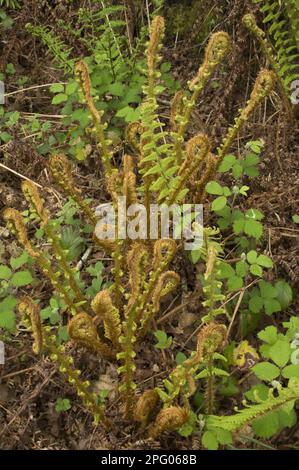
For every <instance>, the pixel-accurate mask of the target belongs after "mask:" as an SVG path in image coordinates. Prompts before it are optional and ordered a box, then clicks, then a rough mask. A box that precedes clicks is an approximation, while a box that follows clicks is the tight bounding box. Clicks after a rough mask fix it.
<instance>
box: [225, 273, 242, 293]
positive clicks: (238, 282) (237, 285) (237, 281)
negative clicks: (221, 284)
mask: <svg viewBox="0 0 299 470" xmlns="http://www.w3.org/2000/svg"><path fill="white" fill-rule="evenodd" d="M227 287H228V289H229V291H230V292H232V291H234V290H238V289H242V287H243V279H242V278H241V277H238V276H232V277H230V278H229V280H228V281H227Z"/></svg>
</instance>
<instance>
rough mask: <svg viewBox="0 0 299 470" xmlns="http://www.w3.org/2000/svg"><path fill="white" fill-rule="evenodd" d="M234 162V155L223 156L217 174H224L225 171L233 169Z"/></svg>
mask: <svg viewBox="0 0 299 470" xmlns="http://www.w3.org/2000/svg"><path fill="white" fill-rule="evenodd" d="M235 162H236V157H235V156H234V155H225V157H224V159H223V160H222V162H221V164H220V166H219V169H218V171H219V173H225V172H226V171H229V170H230V169H231V168H232V167H233V165H234V163H235Z"/></svg>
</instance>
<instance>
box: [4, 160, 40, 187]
mask: <svg viewBox="0 0 299 470" xmlns="http://www.w3.org/2000/svg"><path fill="white" fill-rule="evenodd" d="M0 167H2V168H4V169H5V170H7V171H10V172H11V173H13V174H14V175H16V176H19V178H22V179H23V180H26V181H31V183H33V184H35V186H37V187H38V188H42V186H41V185H40V184H39V183H36V182H35V181H33V180H31V179H30V178H27V176H24V175H21V173H18V172H17V171H15V170H12V169H11V168H9V167H8V166H6V165H3V163H0Z"/></svg>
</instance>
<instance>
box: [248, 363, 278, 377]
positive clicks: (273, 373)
mask: <svg viewBox="0 0 299 470" xmlns="http://www.w3.org/2000/svg"><path fill="white" fill-rule="evenodd" d="M252 370H253V372H254V373H255V375H256V376H257V378H258V379H260V380H265V381H267V382H272V380H274V379H276V378H277V377H278V376H279V374H280V369H279V368H278V367H277V366H275V365H274V364H270V362H259V363H258V364H255V365H254V366H253V367H252Z"/></svg>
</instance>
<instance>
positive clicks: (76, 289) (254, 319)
mask: <svg viewBox="0 0 299 470" xmlns="http://www.w3.org/2000/svg"><path fill="white" fill-rule="evenodd" d="M96 3H97V2H92V5H93V7H94V8H88V7H86V6H85V5H83V7H82V10H81V11H80V12H78V17H76V21H77V23H76V24H77V25H81V26H80V27H81V29H80V28H79V27H78V29H77V30H75V31H71V24H72V23H71V20H70V23H69V24H68V23H66V22H65V21H64V22H63V24H62V23H61V25H60V26H61V28H62V30H63V31H64V32H65V34H66V35H67V37H71V38H72V41H73V43H74V44H75V43H76V44H78V43H80V44H81V45H82V47H83V46H84V47H87V49H88V53H87V54H84V58H81V59H79V58H78V57H76V56H73V54H72V50H71V48H70V49H67V46H66V45H65V42H64V41H62V39H61V38H58V37H56V36H55V33H53V32H51V30H50V29H48V28H46V27H45V26H44V25H33V24H32V23H30V24H27V26H26V30H27V33H28V34H30V35H32V36H33V37H38V38H39V40H40V41H41V43H43V44H44V45H46V46H47V48H48V49H49V51H50V53H51V54H52V59H51V60H53V61H54V63H56V64H57V69H58V70H59V73H62V74H63V77H64V78H63V80H60V79H59V80H57V81H56V82H54V81H53V83H52V85H51V86H50V87H49V91H50V92H51V93H52V94H53V95H54V98H53V99H52V98H51V101H52V103H51V105H53V106H58V107H60V108H59V113H61V114H55V116H60V117H59V119H61V120H62V122H63V126H58V127H57V128H56V129H55V132H54V133H53V135H51V133H52V131H51V129H52V128H51V126H50V127H49V122H48V121H45V122H44V123H43V124H42V123H41V116H40V115H39V116H38V115H34V116H33V120H32V122H31V124H30V126H33V124H34V125H35V126H36V127H35V128H34V129H33V128H30V129H29V131H30V132H31V131H37V135H36V136H35V137H34V142H33V143H34V144H35V145H36V148H38V149H39V150H38V153H39V155H40V157H39V158H42V159H44V160H45V163H44V167H45V168H46V169H45V178H46V179H45V180H41V184H39V183H37V182H36V181H34V180H35V178H31V177H24V175H23V174H21V173H19V172H18V171H17V172H15V175H16V177H17V178H21V179H22V180H23V181H22V184H21V190H22V195H20V194H19V193H18V199H17V201H18V202H17V203H14V199H13V198H12V203H10V202H11V201H10V200H9V198H7V197H6V198H5V203H4V204H3V206H4V208H3V212H2V215H3V231H2V234H3V240H4V243H5V240H9V243H11V244H12V248H11V249H10V250H7V252H0V255H1V263H0V280H1V286H0V287H1V288H0V327H1V337H0V339H1V341H2V342H3V344H5V347H6V349H8V351H11V350H13V348H14V345H15V344H17V345H18V347H20V348H21V353H19V352H17V353H15V355H16V357H17V358H20V360H24V361H25V362H26V361H27V360H30V364H32V365H30V367H28V370H29V369H30V370H39V369H35V367H41V366H38V364H41V365H42V367H44V368H45V370H46V371H47V373H46V377H50V378H48V379H47V378H45V385H43V387H45V390H43V392H42V393H50V401H51V403H52V407H51V409H49V410H48V411H46V412H43V413H44V415H45V416H48V418H45V419H49V420H50V421H51V422H52V423H55V426H56V431H55V432H56V437H57V436H59V435H60V426H61V425H62V423H63V421H64V422H66V423H68V426H70V417H71V416H72V413H75V410H80V415H81V417H84V418H80V419H82V420H83V421H85V423H87V424H86V426H87V427H88V429H93V430H92V433H93V434H92V436H93V437H92V439H94V440H95V443H94V444H91V441H88V440H86V441H84V442H83V443H82V444H80V445H81V448H82V447H83V448H86V447H89V448H90V447H93V446H94V448H99V447H101V446H102V447H104V448H107V449H109V448H131V449H138V448H157V447H161V448H166V449H168V448H178V449H184V448H186V449H188V448H190V449H191V448H192V449H197V448H199V449H209V450H217V449H221V448H225V449H235V448H252V447H254V448H276V447H279V446H280V445H283V446H285V447H286V448H296V445H297V444H296V442H297V441H296V439H297V438H296V423H297V406H298V405H297V403H298V400H299V362H298V361H299V359H298V351H299V320H298V315H297V311H296V307H295V306H296V286H295V283H294V277H293V276H291V275H286V272H287V273H289V272H290V271H293V270H294V267H293V266H294V265H292V267H291V268H290V267H289V265H288V263H287V262H286V261H284V260H283V259H279V256H280V253H279V252H278V254H276V255H275V254H274V255H273V248H272V245H271V230H270V229H269V227H268V225H269V222H268V219H269V215H268V214H266V213H265V210H264V208H263V206H262V205H261V204H259V203H257V202H256V200H255V197H254V195H255V191H256V190H257V188H258V185H259V181H260V180H261V179H262V177H263V175H262V173H263V169H264V168H265V164H264V163H263V160H264V155H265V154H267V152H268V146H269V140H268V139H267V132H266V131H265V128H266V124H267V119H266V117H264V118H263V126H262V129H261V132H259V133H258V134H255V133H253V132H251V131H250V132H249V131H248V130H249V129H251V126H252V125H253V122H254V119H255V118H256V116H258V115H260V114H261V113H262V114H264V116H266V115H267V112H268V110H267V106H269V103H270V105H272V106H274V105H275V103H277V106H278V108H279V112H280V118H279V124H278V126H277V133H276V143H275V152H276V153H275V152H273V155H277V152H278V155H279V145H282V146H283V145H285V148H287V139H288V138H289V137H288V131H287V130H286V128H283V127H282V125H281V119H282V118H281V116H284V117H285V119H286V120H287V121H286V122H291V123H292V125H293V129H296V125H297V124H296V106H295V107H294V103H293V101H292V97H291V91H292V87H290V84H291V82H293V81H294V80H296V77H297V75H296V73H293V72H292V71H293V70H295V68H293V65H292V64H291V62H292V61H293V60H294V59H296V56H297V53H296V52H295V48H296V44H295V42H296V41H295V39H296V36H294V38H293V36H292V38H290V39H286V41H289V42H287V44H289V43H290V41H291V40H292V41H293V42H292V45H290V46H289V48H288V47H287V46H286V45H285V44H284V42H283V41H282V39H281V41H280V42H279V37H283V38H285V35H284V33H281V34H282V36H279V34H276V36H275V39H276V40H277V39H278V45H277V42H276V43H275V42H274V43H273V46H271V45H270V42H269V40H266V39H265V33H264V31H263V30H262V29H261V28H260V27H259V26H258V24H257V19H256V17H255V16H254V13H255V12H256V10H254V6H253V5H250V7H251V8H247V9H246V10H245V11H242V15H241V18H240V21H239V24H241V25H243V29H242V30H240V31H239V32H238V34H243V35H244V37H246V34H249V36H248V37H252V38H253V39H252V40H253V41H254V45H255V47H257V48H260V50H261V61H260V62H261V63H262V64H263V65H262V66H260V64H259V66H258V67H255V69H254V72H253V71H252V72H251V80H250V81H249V82H248V83H247V88H246V87H245V88H243V89H242V90H241V91H242V92H243V95H242V104H241V105H239V106H238V107H235V109H234V112H233V115H231V114H230V115H229V121H228V125H227V126H226V128H224V129H223V128H222V127H221V126H220V129H218V131H219V130H220V132H217V133H215V129H216V127H217V123H216V122H212V121H211V120H210V118H207V119H206V122H205V123H203V122H202V121H201V120H200V121H198V120H197V118H196V111H197V109H198V107H199V108H201V107H204V101H205V98H206V96H207V94H208V93H212V92H213V90H214V92H215V90H216V93H217V90H221V87H224V85H223V83H221V75H223V74H225V73H226V70H227V69H228V68H229V62H230V60H231V57H232V56H233V55H234V54H237V51H238V45H237V41H238V38H234V40H233V39H232V37H231V35H230V34H229V33H228V32H225V31H221V30H219V29H218V30H217V31H216V32H213V33H212V34H210V35H209V37H207V38H206V41H204V47H203V52H202V61H201V63H200V65H198V66H197V70H194V71H193V72H192V75H190V76H189V77H188V80H186V81H187V83H186V85H185V86H183V84H182V85H180V84H179V83H178V81H177V80H176V79H175V78H173V76H172V75H171V72H170V71H171V70H172V69H173V67H171V64H170V63H171V60H172V59H171V58H170V57H169V58H167V61H165V59H163V54H164V53H165V46H164V47H163V44H165V43H164V41H165V33H166V31H167V8H166V9H165V10H164V13H165V17H163V16H161V14H157V12H160V13H162V12H163V9H162V7H163V5H162V2H160V4H159V2H154V4H153V5H151V10H150V9H149V4H148V2H146V5H145V7H147V8H148V10H145V11H146V19H147V20H148V22H147V23H146V24H144V25H143V26H142V28H139V36H138V38H137V39H136V40H134V34H135V33H133V32H132V29H130V26H132V22H131V23H130V21H129V15H130V12H131V13H132V6H131V7H130V2H124V4H123V3H122V2H121V3H122V4H121V5H120V4H117V2H112V3H111V5H108V2H107V4H105V3H104V2H100V3H102V5H101V7H100V8H99V9H96V8H95V4H96ZM290 3H291V2H290ZM5 6H6V7H7V8H15V9H16V11H18V9H19V8H20V9H21V10H22V5H18V4H14V5H12V4H9V5H5ZM164 7H165V5H164ZM139 8H140V10H139ZM269 8H270V9H271V7H269ZM263 11H267V8H266V7H265V8H264V10H263ZM7 12H9V13H10V10H7ZM138 12H139V15H140V18H142V15H143V14H144V10H143V3H142V2H140V5H138V8H137V9H136V11H135V14H138ZM5 14H6V13H5ZM10 14H12V13H10ZM283 14H284V12H281V11H280V13H279V15H283ZM12 15H13V14H12ZM112 18H113V19H112ZM279 18H281V16H279ZM286 18H287V16H286ZM2 19H3V21H6V22H7V17H4V16H2ZM270 20H273V18H272V17H271V18H270V17H269V18H268V19H267V20H266V21H265V22H266V24H267V22H268V21H270ZM274 20H275V18H274ZM285 21H290V19H286V20H285ZM294 22H295V20H294ZM95 25H97V27H96V26H95ZM135 25H136V19H135ZM280 26H283V25H280ZM95 27H96V29H95V30H94V29H93V28H95ZM248 30H249V33H248ZM270 32H271V34H272V33H273V28H272V29H271V31H270ZM166 37H167V36H166ZM278 46H280V47H283V51H284V55H283V54H282V53H281V52H280V50H279V49H278V58H277V57H275V55H274V51H275V48H277V47H278ZM126 47H127V50H126V49H125V48H126ZM142 48H145V53H144V54H143V53H142ZM272 48H273V49H272ZM270 49H271V50H270ZM128 51H129V54H128V56H127V55H126V54H127V53H128ZM287 56H288V59H290V60H287V58H286V57H287ZM136 63H138V66H136ZM283 64H286V67H285V68H284V65H283ZM10 72H11V75H12V76H13V75H14V72H13V68H12V66H8V65H7V66H6V73H8V74H9V73H10ZM253 75H254V77H253ZM106 79H107V80H106ZM104 82H105V83H104ZM211 85H213V86H211ZM8 96H9V93H8ZM128 96H129V98H128ZM166 97H167V99H166ZM231 99H232V98H231ZM166 105H167V106H166ZM219 109H220V108H219ZM274 114H275V113H274ZM51 116H54V114H51ZM269 119H270V118H269ZM21 121H22V113H21V112H19V111H16V110H11V111H7V110H6V109H5V107H4V108H3V111H2V124H3V132H2V131H1V132H2V133H1V134H0V137H1V136H2V137H1V139H2V142H3V146H2V147H3V153H4V157H5V159H4V162H5V164H4V165H2V167H3V168H4V169H5V171H8V172H11V168H10V167H9V154H10V152H11V150H10V148H11V147H10V146H12V145H13V142H14V140H15V141H16V142H17V141H18V138H19V135H20V134H19V132H20V131H21V132H24V131H25V134H26V132H28V127H26V126H27V124H26V125H25V127H20V122H21ZM198 122H200V124H198ZM74 123H75V125H74ZM9 129H12V131H9ZM283 132H284V136H283V137H281V135H282V133H283ZM51 137H52V138H51ZM29 138H30V139H31V135H30V136H29ZM280 139H282V140H283V144H279V143H278V142H279V141H280ZM288 145H289V147H291V145H292V142H291V140H290V138H289V143H288ZM295 145H296V141H295ZM12 148H13V147H12ZM272 158H273V160H275V162H276V164H277V165H278V167H279V168H281V167H282V165H283V163H282V162H281V159H280V158H281V157H279V156H278V157H277V158H276V159H275V157H272ZM270 163H271V165H273V164H274V163H273V161H271V162H270ZM89 166H90V167H92V168H93V173H94V174H93V176H92V177H91V176H90V174H88V173H86V171H87V169H88V167H89ZM10 174H11V173H10ZM81 174H82V176H81ZM86 175H87V176H86ZM81 178H82V180H81ZM18 181H19V180H18ZM45 181H46V182H45ZM82 181H83V183H82ZM87 181H88V183H90V182H91V183H92V184H91V186H88V184H87ZM86 188H87V189H86ZM121 198H125V209H126V210H128V213H127V214H128V220H127V223H128V227H129V228H130V230H131V232H130V233H131V234H132V232H133V234H134V235H136V236H135V237H132V236H129V235H128V234H127V236H125V237H120V236H119V233H118V236H116V237H113V224H112V222H111V220H110V219H107V218H106V219H105V218H104V219H103V220H104V222H103V220H102V221H101V217H100V216H99V213H102V212H101V211H103V210H104V211H105V210H107V208H108V207H110V208H112V209H113V211H114V214H115V215H116V218H119V217H121V215H122V214H121V212H120V206H119V201H120V200H121ZM263 198H264V199H267V198H266V197H265V195H264V196H263ZM268 199H269V198H268ZM270 200H271V197H270ZM153 204H157V205H160V208H161V205H162V207H164V208H166V209H169V210H170V211H172V213H173V214H172V215H173V219H172V221H173V224H172V225H175V222H174V221H175V215H176V213H175V211H176V210H177V208H178V207H179V208H184V207H185V206H184V204H185V205H186V204H190V205H192V208H193V209H192V213H191V227H192V228H193V229H194V230H196V228H198V223H199V222H198V220H197V217H196V216H197V213H196V210H197V209H196V207H197V206H196V204H202V205H203V206H204V220H203V227H202V236H203V240H202V245H201V246H195V245H194V248H192V249H191V250H186V249H185V245H184V242H183V241H182V240H180V239H179V238H178V237H177V238H176V237H174V236H170V235H168V236H165V235H163V232H162V226H159V225H158V235H157V236H156V237H155V238H154V239H152V238H151V236H150V235H151V234H150V224H151V217H150V214H151V207H152V205H153ZM132 205H135V206H137V207H138V210H139V211H142V210H144V214H145V220H144V219H140V217H139V218H138V217H136V212H130V207H131V206H132ZM20 207H21V209H20ZM141 207H142V209H141ZM194 207H195V209H194ZM54 209H57V210H54ZM180 210H181V209H180ZM182 210H185V209H182ZM139 215H140V212H139ZM276 216H277V220H278V222H280V216H279V215H278V214H277V212H275V217H276ZM288 216H289V219H290V221H291V222H290V223H291V224H292V228H291V229H289V232H288V236H290V237H293V238H294V239H295V240H296V237H297V236H298V235H297V232H298V229H297V227H296V223H297V222H298V220H297V217H298V216H297V215H296V213H295V210H291V212H290V213H289V214H288ZM275 220H276V219H275ZM172 225H171V229H172V228H173V227H172ZM278 227H279V225H278ZM129 228H128V231H129ZM181 228H182V227H181ZM183 228H184V227H183ZM285 230H287V229H285ZM99 233H101V235H99ZM103 233H104V234H105V236H103ZM111 234H112V235H111ZM191 238H192V237H191ZM267 239H268V242H267ZM294 256H295V258H296V256H297V255H296V254H295V255H294ZM283 263H285V264H283ZM281 266H282V267H285V266H287V268H286V267H285V272H283V271H282V270H281ZM295 277H296V274H295ZM168 306H170V307H168ZM185 331H186V332H185ZM31 343H32V352H31ZM24 347H25V350H24V351H23V352H22V349H24ZM8 364H9V362H8ZM5 367H6V366H5ZM147 368H148V369H149V375H147V374H146V373H145V369H147ZM93 369H94V371H93ZM23 373H26V369H25V372H23V371H22V370H21V371H20V374H23ZM2 375H3V383H4V384H5V383H6V382H5V380H8V381H9V380H13V378H14V377H18V376H19V373H18V371H17V370H14V371H12V372H10V371H8V372H6V370H5V369H4V372H3V374H2ZM44 377H45V376H44ZM52 377H55V380H58V381H59V382H58V383H59V385H58V386H57V383H56V382H54V385H53V384H52V385H51V383H49V381H52ZM99 377H100V378H99ZM1 385H2V384H0V399H1V390H3V394H4V395H5V393H8V388H7V386H6V385H5V386H4V387H2V389H1ZM48 386H49V387H50V390H51V391H50V392H46V389H47V388H48ZM57 389H58V390H57ZM4 392H5V393H4ZM34 393H36V395H34V394H33V397H34V398H35V397H36V396H37V397H38V395H39V394H40V393H41V390H40V391H39V389H38V387H37V388H36V391H35V392H34ZM30 396H31V395H29V400H30ZM23 399H24V401H25V403H26V400H27V398H26V396H25V397H23ZM7 400H8V401H9V397H8V398H7ZM25 406H26V405H25ZM40 406H42V405H40ZM3 410H4V411H5V413H7V415H5V414H2V415H1V416H0V419H3V420H4V427H3V431H0V439H3V442H4V445H5V446H6V447H7V446H9V444H6V442H5V437H4V435H5V433H6V432H9V429H10V427H11V426H12V425H13V423H14V421H15V422H16V423H17V422H20V425H21V423H22V419H21V417H22V414H23V412H24V408H23V409H22V408H21V409H20V411H18V412H17V415H16V417H15V418H14V417H13V416H11V417H10V412H7V411H6V406H4V407H3ZM50 416H51V417H50ZM53 416H54V417H55V418H54V417H53ZM80 419H79V421H78V422H76V426H77V427H78V429H72V427H71V426H70V430H69V434H70V436H76V438H77V437H78V430H79V429H82V422H80ZM19 420H20V421H19ZM92 422H93V428H92ZM84 426H85V425H83V427H84ZM124 426H125V428H126V436H129V438H128V437H127V438H126V439H124V435H122V434H121V431H118V432H117V431H114V429H116V428H120V429H122V428H123V427H124ZM24 432H25V431H24ZM96 436H97V437H96ZM30 439H33V438H31V437H30V438H29V441H30ZM72 439H74V438H73V437H71V438H70V440H72ZM87 441H88V442H89V443H87ZM15 442H16V443H15V446H16V447H18V446H20V447H22V446H23V443H22V439H21V441H20V440H18V439H16V440H15ZM32 442H33V441H31V443H29V442H28V443H26V444H24V447H25V448H26V447H29V448H30V447H32V446H33V445H34V446H38V447H43V445H42V443H37V442H34V444H33V443H32ZM280 442H281V443H282V444H280ZM50 445H51V444H50ZM65 445H66V444H63V445H62V446H65ZM55 446H56V444H55V445H54V446H53V447H54V448H56V447H55ZM68 446H70V447H72V444H71V443H70V444H68ZM58 447H59V446H58Z"/></svg>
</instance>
